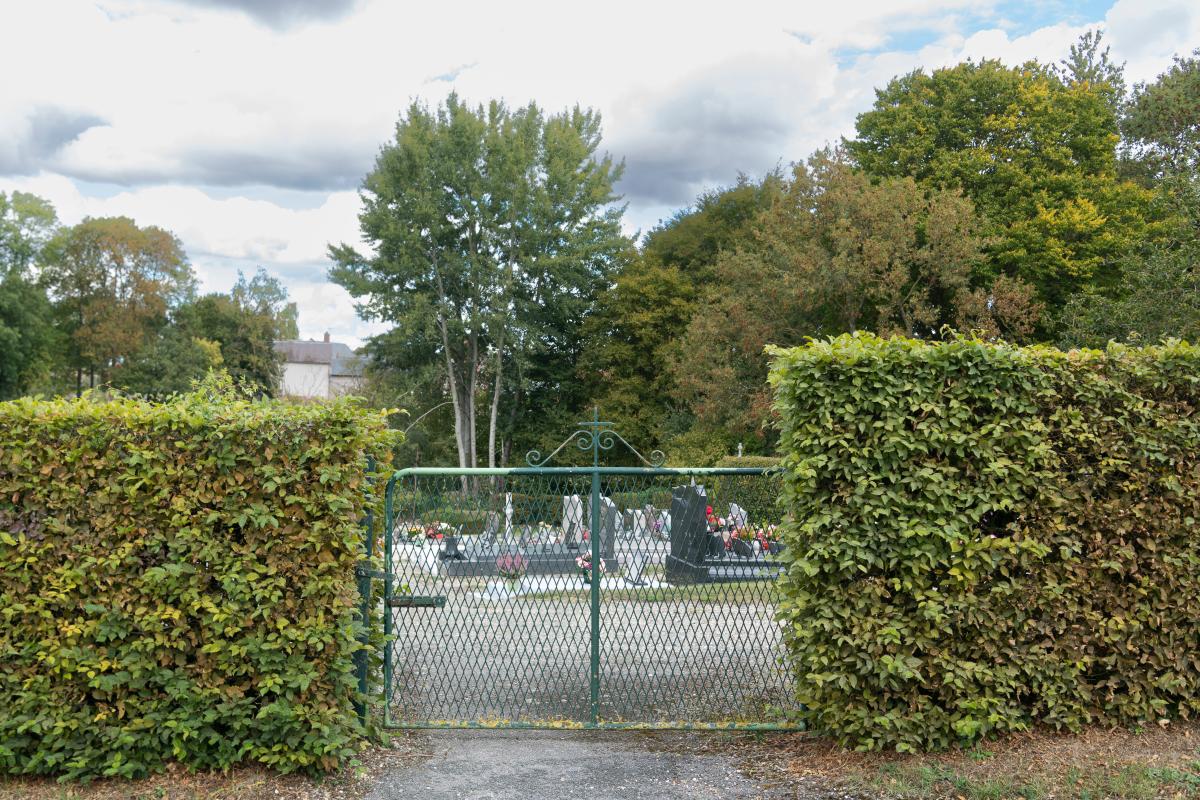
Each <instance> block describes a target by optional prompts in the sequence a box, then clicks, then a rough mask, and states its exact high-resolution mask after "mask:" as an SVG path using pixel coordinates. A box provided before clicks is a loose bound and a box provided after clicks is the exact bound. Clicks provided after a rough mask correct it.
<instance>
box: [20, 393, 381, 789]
mask: <svg viewBox="0 0 1200 800" xmlns="http://www.w3.org/2000/svg"><path fill="white" fill-rule="evenodd" d="M389 447H390V442H389V440H388V435H387V434H386V433H385V423H384V418H383V417H382V415H380V414H378V413H372V412H367V411H365V410H363V409H362V408H359V407H357V406H356V405H354V404H353V403H352V402H351V401H346V400H338V401H335V402H331V403H328V404H310V405H284V404H281V403H277V402H271V401H254V400H249V399H245V398H240V397H238V396H235V395H232V394H231V393H228V391H222V390H221V389H220V388H219V387H218V388H212V387H210V388H208V389H203V390H200V391H198V392H196V393H193V394H189V395H183V396H179V397H176V398H173V399H170V400H168V401H167V402H165V403H162V404H156V403H150V402H146V401H141V400H134V399H122V398H117V399H109V400H93V399H88V398H86V397H85V398H84V399H82V400H75V401H64V400H55V401H38V400H29V399H25V400H16V401H13V402H9V403H3V404H0V772H7V773H14V774H15V773H26V774H29V773H32V774H61V775H63V776H66V777H69V778H79V777H84V778H87V777H94V776H101V775H113V776H123V777H134V776H139V775H144V774H146V773H148V772H152V771H157V770H161V769H162V768H163V767H164V765H165V764H166V762H167V761H168V760H174V761H178V762H180V763H182V764H185V765H187V766H188V767H192V768H196V769H224V768H227V767H229V766H231V765H233V764H235V763H238V762H244V761H254V762H260V763H263V764H267V765H270V766H272V767H274V768H277V769H279V770H283V771H290V770H296V769H304V770H307V771H316V770H325V769H330V768H333V767H335V766H337V765H338V763H339V762H340V761H341V759H343V758H344V757H346V756H347V755H348V754H349V753H350V752H351V751H352V747H353V744H354V739H355V737H356V736H357V735H358V734H359V733H360V732H361V731H360V726H359V723H358V720H357V718H356V715H355V711H354V706H353V703H354V701H355V700H356V699H357V698H356V688H357V681H356V678H355V675H354V671H353V660H354V656H355V653H356V652H357V651H359V650H360V645H359V643H358V642H359V637H360V635H362V634H363V629H362V625H361V623H360V621H359V620H358V615H357V613H356V608H357V605H358V595H357V592H356V584H355V576H354V569H355V565H356V564H357V563H358V562H359V561H360V559H361V558H362V547H363V537H362V528H361V521H360V517H361V515H362V514H363V512H364V509H365V507H366V499H367V495H368V491H369V488H368V487H369V484H368V483H367V477H368V476H367V475H366V460H367V455H368V454H370V453H385V452H387V451H388V448H389ZM377 485H378V484H377Z"/></svg>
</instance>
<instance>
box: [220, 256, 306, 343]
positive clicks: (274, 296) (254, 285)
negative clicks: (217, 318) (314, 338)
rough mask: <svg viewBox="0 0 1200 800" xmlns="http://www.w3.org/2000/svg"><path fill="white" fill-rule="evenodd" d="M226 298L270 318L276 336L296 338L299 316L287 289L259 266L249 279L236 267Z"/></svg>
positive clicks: (298, 328) (247, 309)
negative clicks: (235, 280)
mask: <svg viewBox="0 0 1200 800" xmlns="http://www.w3.org/2000/svg"><path fill="white" fill-rule="evenodd" d="M229 297H230V299H232V300H233V302H235V303H237V304H238V305H239V306H240V307H241V308H242V309H243V310H245V311H248V312H253V313H255V314H261V315H264V316H268V317H270V318H271V319H273V320H274V322H275V334H274V335H275V338H276V339H297V338H299V336H300V323H299V320H300V317H299V312H298V311H297V309H296V304H295V303H294V302H292V301H291V299H290V298H289V297H288V291H287V289H286V288H284V286H283V284H282V283H280V282H279V279H278V278H276V277H275V276H273V275H271V274H270V273H269V272H267V271H266V270H265V269H263V268H262V267H259V268H258V270H257V271H256V272H255V273H254V277H252V278H250V280H246V276H245V275H243V274H242V272H241V270H238V279H237V282H236V283H234V284H233V289H232V290H231V291H230V293H229Z"/></svg>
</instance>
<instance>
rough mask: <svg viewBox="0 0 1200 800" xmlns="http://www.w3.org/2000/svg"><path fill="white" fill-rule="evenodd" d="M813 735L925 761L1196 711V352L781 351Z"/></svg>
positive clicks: (799, 666) (792, 641)
mask: <svg viewBox="0 0 1200 800" xmlns="http://www.w3.org/2000/svg"><path fill="white" fill-rule="evenodd" d="M772 355H773V359H774V363H773V368H772V373H771V382H772V384H773V386H774V390H775V393H776V407H777V409H778V411H779V414H780V418H781V427H782V435H783V438H782V443H781V447H782V450H783V452H784V453H785V469H786V471H787V475H786V477H785V489H784V491H785V502H786V504H787V507H788V511H789V514H790V517H791V521H790V522H789V523H788V524H787V526H786V528H785V533H784V541H785V543H786V544H787V545H788V549H787V551H786V554H785V558H787V559H789V560H791V564H790V565H789V569H788V571H787V574H786V575H785V576H784V577H783V578H782V579H781V585H780V589H781V595H782V597H783V600H782V603H781V608H780V613H781V618H782V620H783V621H784V622H785V624H786V636H787V644H788V647H789V651H790V656H791V659H792V663H793V665H794V669H795V674H796V679H797V682H798V687H799V689H798V694H799V699H800V700H801V701H802V702H803V703H804V704H805V706H806V707H807V709H808V713H809V714H811V722H812V723H813V725H814V726H815V727H817V728H819V729H823V730H826V731H829V732H831V733H832V734H833V735H835V736H836V737H837V738H838V739H839V740H840V741H841V742H843V743H844V744H847V745H852V746H855V747H860V748H880V747H890V746H894V747H896V748H897V749H901V750H908V749H916V748H930V747H943V746H946V745H950V744H952V743H955V742H960V741H969V740H972V739H975V738H977V737H979V736H981V735H983V734H985V733H987V732H989V731H1006V730H1021V729H1024V728H1026V727H1027V726H1029V725H1030V724H1032V723H1044V724H1048V725H1051V726H1054V727H1057V728H1066V729H1071V730H1075V729H1078V728H1079V727H1080V726H1081V725H1083V724H1085V723H1088V722H1104V723H1122V724H1136V723H1141V722H1150V721H1156V720H1158V719H1160V718H1169V717H1174V716H1183V717H1187V716H1190V715H1191V714H1193V713H1195V712H1196V711H1197V710H1200V657H1198V656H1197V652H1198V650H1197V647H1198V643H1200V536H1198V535H1197V529H1196V521H1197V519H1200V491H1198V489H1200V413H1198V409H1200V350H1198V349H1197V348H1195V347H1192V346H1190V345H1187V344H1180V343H1168V344H1166V345H1164V346H1161V347H1148V348H1145V349H1131V348H1126V347H1118V346H1111V347H1110V348H1109V349H1108V350H1107V352H1099V351H1082V352H1074V351H1073V352H1070V353H1063V352H1060V351H1057V350H1052V349H1048V348H1017V347H1010V346H1005V345H991V344H985V343H981V342H978V341H971V340H956V341H951V342H947V343H942V344H930V343H924V342H915V341H909V340H903V339H891V340H881V339H878V338H875V337H873V336H870V335H861V334H860V335H853V336H850V335H847V336H842V337H839V338H836V339H833V340H831V341H819V342H813V343H811V344H809V345H807V346H804V347H799V348H795V349H791V350H778V349H776V350H774V351H773V353H772Z"/></svg>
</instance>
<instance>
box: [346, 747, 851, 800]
mask: <svg viewBox="0 0 1200 800" xmlns="http://www.w3.org/2000/svg"><path fill="white" fill-rule="evenodd" d="M685 741H686V740H685ZM426 752H427V754H428V755H427V758H426V759H425V761H424V762H423V763H417V764H407V765H398V766H397V767H395V768H394V769H388V770H385V771H384V772H383V773H382V774H381V775H379V776H378V777H377V779H376V783H375V785H374V787H372V789H371V790H370V791H369V792H368V794H367V795H366V797H367V799H368V800H408V799H409V798H421V800H485V799H486V800H507V799H508V798H514V800H515V799H516V798H522V799H524V798H539V799H544V800H558V799H559V798H561V799H562V800H571V799H572V798H587V799H588V800H608V799H611V800H624V799H625V798H629V799H630V800H633V798H638V800H674V799H675V798H681V799H682V798H710V797H711V798H735V799H737V798H757V799H758V800H763V799H765V800H774V799H775V798H833V797H842V796H843V795H840V794H837V793H829V792H824V791H822V790H820V789H819V787H813V786H803V785H798V784H791V785H786V786H773V787H768V786H763V785H761V784H759V783H758V782H757V781H756V780H754V779H753V778H751V777H748V776H746V775H745V774H743V773H742V772H741V771H739V769H738V765H737V758H736V757H734V756H733V755H732V754H731V755H721V754H711V753H697V752H689V751H688V750H687V748H686V747H685V748H681V749H677V748H667V749H664V748H661V747H657V746H653V741H652V742H651V743H650V746H648V741H647V739H646V738H645V737H642V736H639V735H638V734H635V733H631V732H627V731H610V732H580V731H438V732H435V733H430V734H429V735H428V739H427V742H426Z"/></svg>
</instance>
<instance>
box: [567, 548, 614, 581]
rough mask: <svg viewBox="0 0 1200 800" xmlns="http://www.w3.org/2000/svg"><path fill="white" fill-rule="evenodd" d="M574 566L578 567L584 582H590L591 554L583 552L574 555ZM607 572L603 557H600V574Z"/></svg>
mask: <svg viewBox="0 0 1200 800" xmlns="http://www.w3.org/2000/svg"><path fill="white" fill-rule="evenodd" d="M575 566H576V567H578V568H579V574H580V575H582V576H583V582H584V583H591V582H592V554H591V553H583V554H581V555H578V556H576V557H575ZM606 572H608V568H607V567H605V566H604V559H603V558H602V559H600V574H601V575H603V574H604V573H606Z"/></svg>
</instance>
